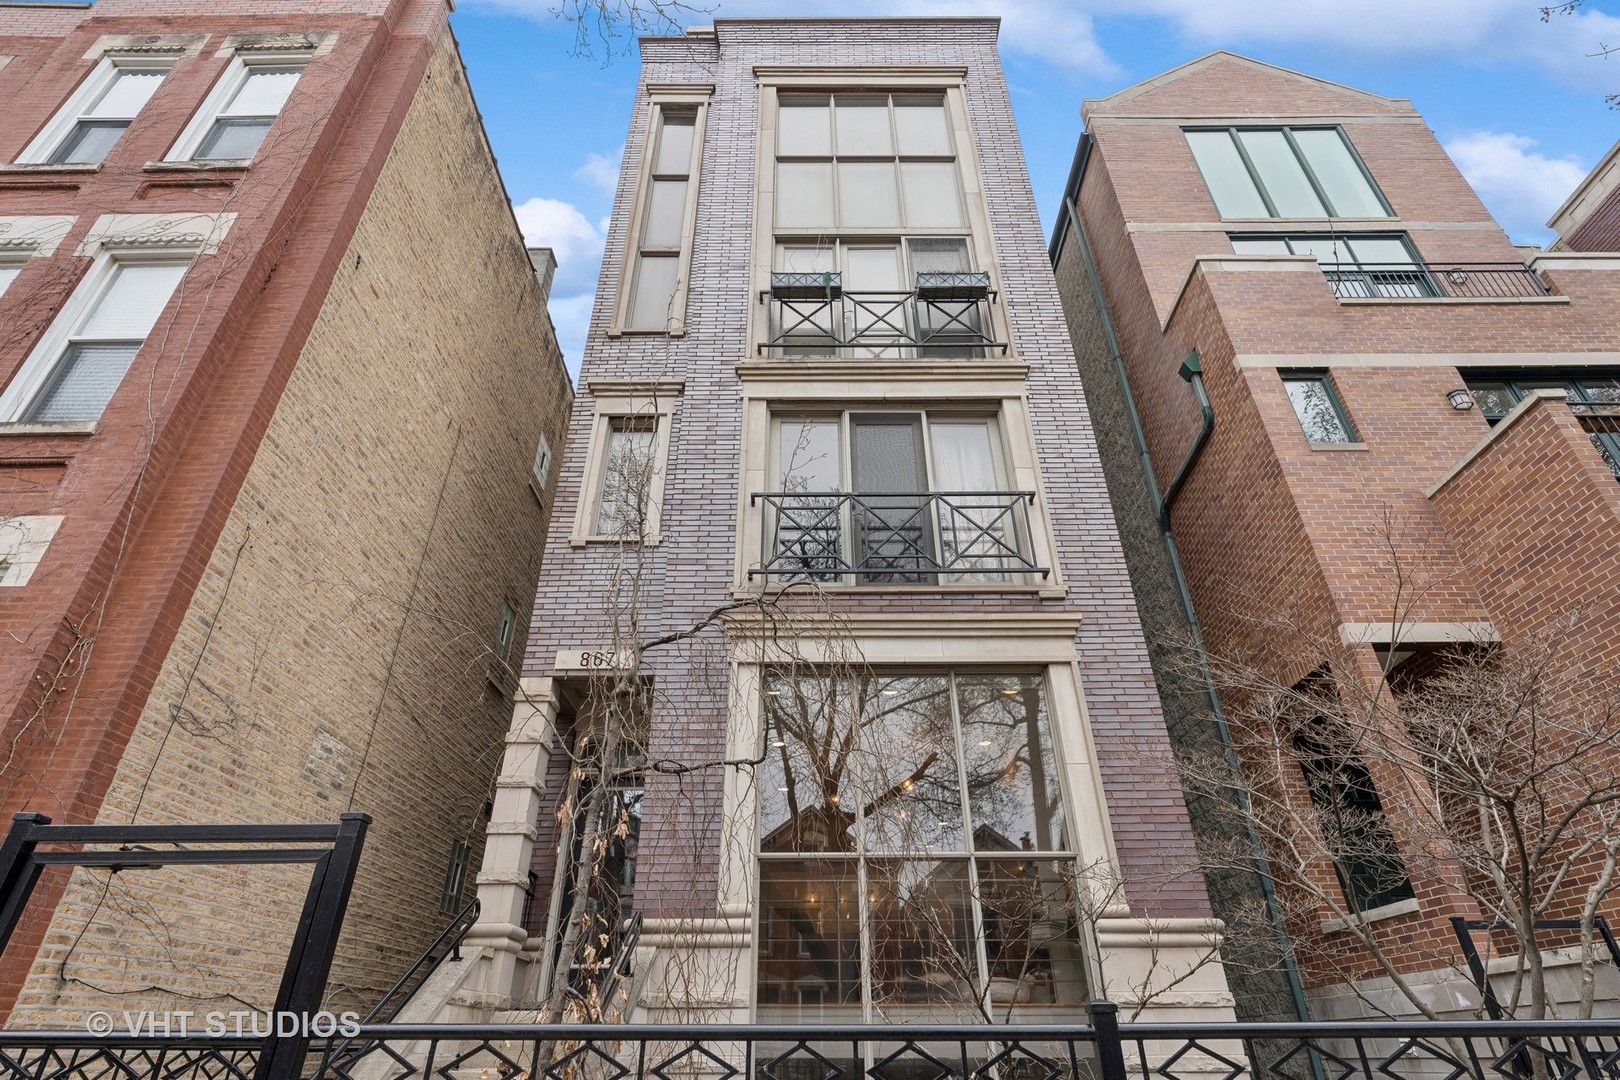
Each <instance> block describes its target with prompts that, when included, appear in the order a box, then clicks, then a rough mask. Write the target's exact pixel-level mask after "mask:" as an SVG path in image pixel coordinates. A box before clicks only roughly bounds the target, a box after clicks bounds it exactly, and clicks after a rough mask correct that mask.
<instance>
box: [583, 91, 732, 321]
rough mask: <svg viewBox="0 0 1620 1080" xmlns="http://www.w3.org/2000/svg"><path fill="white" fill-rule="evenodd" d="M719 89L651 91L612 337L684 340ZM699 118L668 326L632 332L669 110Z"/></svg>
mask: <svg viewBox="0 0 1620 1080" xmlns="http://www.w3.org/2000/svg"><path fill="white" fill-rule="evenodd" d="M713 93H714V87H712V86H708V85H698V84H684V85H683V84H673V85H667V86H661V85H657V84H650V85H648V87H647V97H648V99H649V100H648V108H647V130H646V133H645V135H644V136H643V137H642V144H641V161H640V162H639V164H638V166H637V168H636V186H635V193H634V196H635V197H634V199H633V200H632V201H631V204H630V216H629V217H628V218H627V219H626V227H625V238H624V247H623V249H622V252H621V254H620V261H619V289H618V293H617V295H616V296H615V297H614V301H613V321H612V323H611V325H610V326H609V327H608V336H609V337H618V336H620V335H623V334H661V335H665V336H668V337H681V336H683V335H684V334H685V333H686V294H687V285H688V283H689V282H690V281H691V277H692V242H693V234H694V232H695V231H696V227H697V203H698V188H699V186H700V180H701V177H700V173H701V172H702V168H703V133H704V128H705V126H706V124H707V121H708V114H709V98H710V96H711V95H713ZM665 109H669V110H670V111H671V112H676V113H691V112H694V111H695V113H696V119H695V120H693V123H692V164H691V171H690V172H689V173H688V174H687V181H686V207H685V212H684V214H683V215H682V218H681V251H680V254H679V255H678V256H677V257H676V261H675V294H674V297H673V298H672V300H671V302H670V309H669V321H668V323H667V324H666V325H665V326H664V327H662V328H657V329H646V328H642V327H632V326H631V325H630V306H631V302H632V300H633V299H634V293H635V280H634V279H635V275H636V267H637V264H638V262H639V261H640V260H639V256H640V254H641V249H642V243H641V234H642V230H643V229H644V228H645V226H646V217H647V202H648V200H650V199H651V198H652V178H653V166H654V163H655V162H654V159H655V157H656V154H655V150H656V147H657V142H658V135H659V133H660V131H661V130H662V129H663V123H664V110H665Z"/></svg>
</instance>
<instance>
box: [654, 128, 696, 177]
mask: <svg viewBox="0 0 1620 1080" xmlns="http://www.w3.org/2000/svg"><path fill="white" fill-rule="evenodd" d="M696 131H697V116H696V114H692V113H673V114H672V113H665V114H664V124H663V131H662V132H661V133H660V134H659V138H658V157H657V158H656V159H655V160H654V161H653V172H655V173H660V174H667V175H670V176H686V175H687V174H688V173H690V172H691V171H692V136H693V134H694V133H695V132H696Z"/></svg>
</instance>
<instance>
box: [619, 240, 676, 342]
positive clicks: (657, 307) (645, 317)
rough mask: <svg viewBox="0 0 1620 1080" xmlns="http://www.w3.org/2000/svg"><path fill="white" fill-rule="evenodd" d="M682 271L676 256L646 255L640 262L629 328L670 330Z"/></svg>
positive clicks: (631, 305)
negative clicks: (677, 280)
mask: <svg viewBox="0 0 1620 1080" xmlns="http://www.w3.org/2000/svg"><path fill="white" fill-rule="evenodd" d="M679 272H680V258H679V256H676V255H643V256H641V257H640V259H638V260H637V263H636V281H635V296H634V299H633V300H632V301H631V304H630V324H629V325H630V329H632V330H665V329H668V328H669V326H670V324H671V323H672V322H673V321H674V317H675V316H674V304H675V285H676V279H677V277H678V275H679Z"/></svg>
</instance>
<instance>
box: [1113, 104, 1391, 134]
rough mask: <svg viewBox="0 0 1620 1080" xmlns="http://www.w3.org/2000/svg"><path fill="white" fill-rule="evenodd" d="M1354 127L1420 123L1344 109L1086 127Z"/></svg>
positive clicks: (1129, 119)
mask: <svg viewBox="0 0 1620 1080" xmlns="http://www.w3.org/2000/svg"><path fill="white" fill-rule="evenodd" d="M1345 123H1350V124H1354V125H1356V126H1357V127H1360V126H1361V125H1362V124H1419V125H1421V124H1422V123H1423V118H1422V117H1421V116H1416V115H1413V116H1400V115H1391V114H1389V113H1375V112H1356V111H1355V110H1354V109H1346V110H1345V111H1344V112H1336V113H1245V114H1242V115H1238V114H1233V113H1196V112H1185V111H1181V112H1177V113H1175V114H1174V115H1170V114H1166V113H1107V114H1105V115H1102V116H1093V117H1090V118H1089V119H1088V120H1087V125H1088V126H1089V127H1091V128H1092V129H1093V130H1096V129H1098V128H1105V127H1107V126H1109V125H1110V124H1113V125H1115V126H1118V127H1186V126H1187V125H1188V124H1197V125H1208V126H1210V127H1288V126H1290V125H1295V126H1304V125H1307V124H1309V125H1311V126H1313V127H1314V126H1320V125H1327V124H1337V125H1342V124H1345Z"/></svg>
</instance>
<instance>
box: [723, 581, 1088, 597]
mask: <svg viewBox="0 0 1620 1080" xmlns="http://www.w3.org/2000/svg"><path fill="white" fill-rule="evenodd" d="M816 591H817V592H818V593H827V594H833V595H837V596H852V597H853V596H965V595H972V594H979V595H985V596H1038V597H1040V598H1041V599H1043V600H1062V599H1064V598H1065V597H1067V596H1068V595H1069V590H1068V589H1067V588H1065V587H1064V586H1062V585H994V584H982V585H821V586H819V587H818V588H817V589H816ZM779 592H781V590H780V589H778V590H774V592H766V591H765V590H762V589H759V588H749V587H747V586H739V587H737V588H734V589H732V590H731V595H732V598H733V599H736V600H757V599H759V598H760V597H761V596H770V595H774V593H779Z"/></svg>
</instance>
